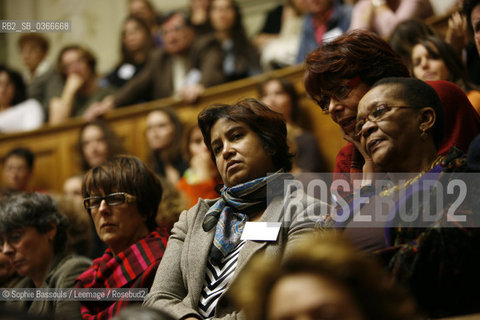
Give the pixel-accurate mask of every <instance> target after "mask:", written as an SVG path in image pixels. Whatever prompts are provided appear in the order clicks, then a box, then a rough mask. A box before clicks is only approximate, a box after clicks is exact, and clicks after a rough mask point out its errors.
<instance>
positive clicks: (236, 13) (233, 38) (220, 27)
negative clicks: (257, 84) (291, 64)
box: [208, 0, 261, 81]
mask: <svg viewBox="0 0 480 320" xmlns="http://www.w3.org/2000/svg"><path fill="white" fill-rule="evenodd" d="M208 17H209V21H210V25H211V26H212V28H213V33H214V34H215V36H216V38H217V40H218V41H219V42H220V43H221V45H222V49H223V73H224V75H225V78H226V81H233V80H238V79H242V78H246V77H250V76H253V75H256V74H258V73H260V71H261V70H260V58H259V55H258V52H257V49H256V48H255V47H254V46H253V44H252V43H251V42H250V40H249V39H248V38H247V35H246V33H245V30H244V27H243V21H242V13H241V11H240V7H239V6H238V4H237V3H236V2H235V1H234V0H211V1H210V5H209V7H208Z"/></svg>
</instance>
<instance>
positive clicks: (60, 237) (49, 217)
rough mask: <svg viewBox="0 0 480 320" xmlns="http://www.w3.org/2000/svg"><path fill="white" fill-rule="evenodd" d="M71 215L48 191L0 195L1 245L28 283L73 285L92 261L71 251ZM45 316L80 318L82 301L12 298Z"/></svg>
mask: <svg viewBox="0 0 480 320" xmlns="http://www.w3.org/2000/svg"><path fill="white" fill-rule="evenodd" d="M67 227H68V222H67V218H66V217H65V216H63V215H62V214H61V213H60V212H59V211H58V209H57V206H56V205H55V202H54V201H53V199H52V198H51V197H50V196H47V195H44V194H40V193H32V194H27V193H21V194H16V195H12V196H7V197H4V198H2V199H1V200H0V249H1V251H2V254H3V255H5V256H6V257H8V259H9V262H10V263H11V265H12V266H13V268H14V269H15V271H16V272H17V273H18V274H19V275H20V276H24V277H26V278H28V281H27V282H25V281H22V286H23V287H24V288H41V289H45V291H43V292H44V293H46V291H47V289H51V290H53V289H64V288H73V284H74V281H75V279H76V278H77V277H78V276H79V275H80V274H81V273H82V272H83V271H85V270H86V269H87V268H88V267H89V266H90V260H89V259H87V258H84V257H78V256H77V257H75V256H72V255H70V254H68V252H67V250H66V247H67V246H66V245H67ZM6 305H7V306H8V307H12V308H20V309H22V310H25V311H28V313H30V314H34V315H38V316H42V317H46V318H62V317H64V318H66V317H68V318H69V319H81V316H80V303H79V302H78V301H66V299H64V300H60V299H48V298H47V299H38V300H34V301H26V300H22V301H8V302H7V304H6Z"/></svg>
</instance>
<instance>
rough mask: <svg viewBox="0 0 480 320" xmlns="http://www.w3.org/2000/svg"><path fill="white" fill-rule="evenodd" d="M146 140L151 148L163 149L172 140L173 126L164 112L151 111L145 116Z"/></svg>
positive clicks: (173, 134)
mask: <svg viewBox="0 0 480 320" xmlns="http://www.w3.org/2000/svg"><path fill="white" fill-rule="evenodd" d="M146 134H147V142H148V146H149V147H150V149H152V150H164V149H166V148H168V147H170V145H171V144H172V142H173V137H174V136H175V126H174V124H173V123H172V122H171V121H170V118H169V117H168V115H167V114H166V113H165V112H162V111H153V112H150V113H149V114H148V116H147V133H146Z"/></svg>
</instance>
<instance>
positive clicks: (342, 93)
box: [317, 76, 361, 112]
mask: <svg viewBox="0 0 480 320" xmlns="http://www.w3.org/2000/svg"><path fill="white" fill-rule="evenodd" d="M360 80H361V78H360V77H359V76H356V77H355V78H353V79H351V80H350V81H349V82H348V83H347V84H346V85H344V86H340V87H338V88H337V89H336V90H334V91H332V92H331V93H329V94H323V95H322V96H321V97H320V99H319V100H318V101H317V103H318V105H319V106H320V108H322V110H323V111H325V112H328V107H329V106H330V99H331V98H332V97H334V98H335V100H343V99H345V98H346V97H348V95H349V94H350V92H352V90H353V89H354V88H355V87H356V86H357V85H358V84H359V83H360Z"/></svg>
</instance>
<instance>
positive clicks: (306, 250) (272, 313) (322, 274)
mask: <svg viewBox="0 0 480 320" xmlns="http://www.w3.org/2000/svg"><path fill="white" fill-rule="evenodd" d="M233 298H234V300H235V301H237V302H238V303H239V304H240V305H241V306H242V307H243V308H244V309H245V311H246V313H247V315H248V319H250V320H263V319H269V320H281V319H292V320H300V319H310V320H313V319H336V320H362V319H390V320H409V319H412V320H414V319H416V320H420V319H422V317H421V316H420V314H419V313H418V312H417V309H416V305H415V302H414V301H413V299H412V298H410V297H409V296H408V294H407V291H406V290H405V288H403V287H401V286H399V285H397V284H395V283H394V282H392V281H391V279H390V275H388V274H387V272H385V270H384V269H383V268H382V266H381V265H380V264H379V263H378V262H377V261H376V260H375V259H374V258H373V257H372V256H370V255H367V254H365V253H363V252H360V251H358V250H357V249H356V248H354V247H353V246H352V245H351V243H349V242H348V240H347V239H345V238H344V237H341V236H340V235H339V234H334V233H332V232H324V233H323V234H319V235H315V236H310V237H305V239H302V241H301V242H299V243H298V244H297V245H296V246H295V247H294V248H293V249H292V253H291V254H290V255H289V256H288V257H287V258H286V259H285V260H284V261H280V259H278V258H266V257H261V256H258V257H256V258H254V259H252V261H251V262H250V263H249V264H248V265H247V267H246V268H245V270H244V271H243V273H242V274H241V275H240V276H239V281H238V282H237V284H236V286H235V287H234V288H233Z"/></svg>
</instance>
